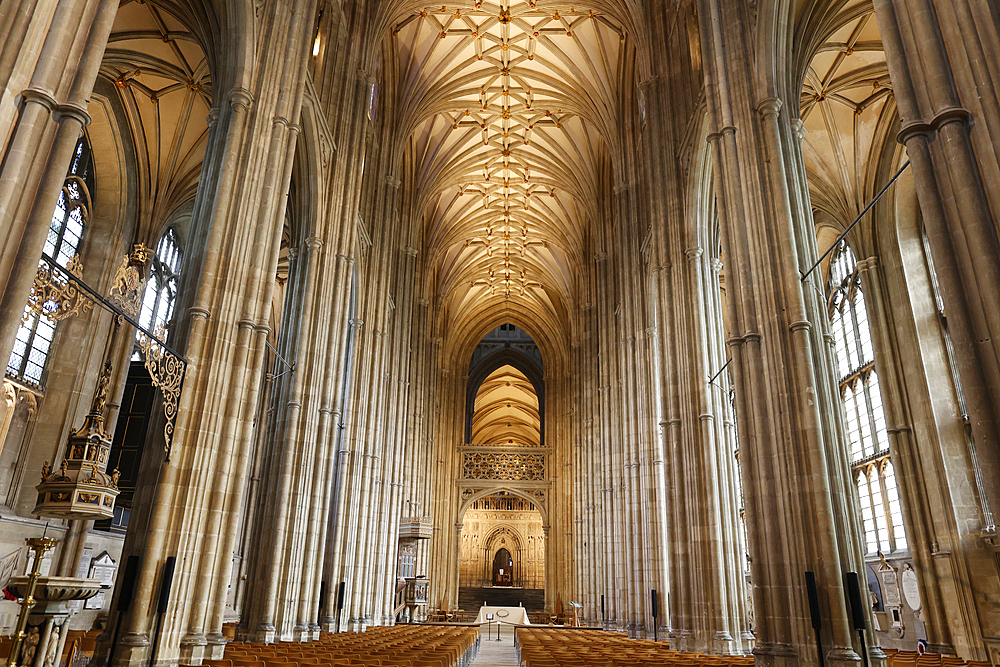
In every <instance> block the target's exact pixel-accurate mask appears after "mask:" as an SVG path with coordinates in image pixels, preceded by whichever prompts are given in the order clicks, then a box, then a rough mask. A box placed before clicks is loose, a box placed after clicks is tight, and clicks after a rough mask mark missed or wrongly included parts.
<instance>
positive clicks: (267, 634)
mask: <svg viewBox="0 0 1000 667" xmlns="http://www.w3.org/2000/svg"><path fill="white" fill-rule="evenodd" d="M276 635H277V632H276V631H275V628H274V626H273V625H271V624H270V623H261V624H260V625H258V626H257V629H256V630H254V631H253V632H250V633H249V639H250V641H252V642H264V643H266V644H273V643H274V640H275V636H276Z"/></svg>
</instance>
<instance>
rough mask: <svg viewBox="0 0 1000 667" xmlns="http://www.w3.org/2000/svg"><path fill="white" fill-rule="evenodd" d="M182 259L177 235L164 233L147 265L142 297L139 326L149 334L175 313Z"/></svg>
mask: <svg viewBox="0 0 1000 667" xmlns="http://www.w3.org/2000/svg"><path fill="white" fill-rule="evenodd" d="M181 257H182V255H181V247H180V242H179V241H178V238H177V231H176V230H175V229H174V228H173V227H171V228H169V229H168V230H167V231H166V232H164V233H163V236H161V237H160V242H159V243H158V244H157V245H156V256H155V257H153V260H152V262H151V263H150V269H149V280H147V281H146V292H145V294H143V295H142V309H141V310H140V311H139V324H141V325H142V326H144V327H146V328H147V329H149V330H150V331H155V330H156V328H157V327H160V326H162V327H166V325H167V322H169V321H170V317H171V316H172V315H173V313H174V302H175V301H176V299H177V279H178V276H179V275H180V270H181ZM136 335H137V336H138V335H139V334H138V333H137V334H136ZM133 358H136V357H133Z"/></svg>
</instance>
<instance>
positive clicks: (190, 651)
mask: <svg viewBox="0 0 1000 667" xmlns="http://www.w3.org/2000/svg"><path fill="white" fill-rule="evenodd" d="M207 648H208V639H207V638H206V637H205V633H204V632H192V633H189V634H186V635H184V637H183V638H182V639H181V647H180V655H179V661H180V662H182V663H184V664H186V665H193V664H197V663H201V662H202V661H203V660H205V659H206V658H207V659H209V660H211V659H212V657H211V655H206V649H207Z"/></svg>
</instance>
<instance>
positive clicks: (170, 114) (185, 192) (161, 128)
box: [101, 0, 212, 243]
mask: <svg viewBox="0 0 1000 667" xmlns="http://www.w3.org/2000/svg"><path fill="white" fill-rule="evenodd" d="M101 73H102V74H103V75H104V76H105V77H107V78H108V79H110V80H111V81H112V82H113V83H114V85H115V86H116V87H117V88H118V91H119V94H120V99H121V102H122V105H123V106H124V108H125V114H126V116H127V118H128V124H129V127H130V129H131V133H132V144H133V145H134V148H135V157H136V161H137V163H138V164H137V167H138V169H137V170H136V173H137V175H138V177H139V183H138V186H139V193H138V194H139V196H138V199H137V204H138V220H139V225H140V229H141V231H140V234H141V235H149V234H156V233H158V232H159V231H160V230H159V227H160V226H161V225H162V224H163V223H164V222H165V220H166V219H167V218H168V217H169V216H170V215H171V214H172V213H173V212H174V211H176V209H177V208H178V206H180V205H182V204H183V203H185V202H186V201H190V200H191V199H193V198H194V194H195V191H196V189H197V186H198V178H199V176H200V175H201V163H202V161H203V160H204V157H205V147H206V142H207V137H208V123H207V118H208V115H209V110H210V109H211V107H212V101H211V97H212V90H211V79H210V75H209V68H208V61H207V59H206V57H205V53H204V51H203V50H202V48H201V46H200V44H199V42H198V39H197V37H196V36H195V35H194V34H193V33H192V32H191V30H190V28H189V26H187V25H185V24H184V23H183V22H182V21H181V20H180V19H178V18H177V17H176V16H174V15H172V14H171V13H169V12H168V11H167V9H166V8H165V7H164V6H160V5H157V4H155V3H152V2H138V1H133V0H125V1H124V2H122V4H121V7H120V8H119V10H118V14H117V16H116V17H115V23H114V27H113V29H112V33H111V38H110V39H109V41H108V48H107V50H106V51H105V54H104V60H103V62H102V63H101ZM150 238H152V237H150ZM153 242H154V243H155V240H154V241H153Z"/></svg>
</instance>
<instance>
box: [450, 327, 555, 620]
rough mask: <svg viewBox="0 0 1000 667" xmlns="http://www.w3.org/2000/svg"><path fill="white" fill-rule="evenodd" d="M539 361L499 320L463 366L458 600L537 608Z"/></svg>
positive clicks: (524, 339) (527, 342)
mask: <svg viewBox="0 0 1000 667" xmlns="http://www.w3.org/2000/svg"><path fill="white" fill-rule="evenodd" d="M543 378H544V367H543V364H542V358H541V354H540V352H539V351H538V347H537V346H536V345H535V343H534V341H533V340H532V339H531V336H530V335H528V334H527V332H525V331H523V330H522V329H519V328H518V327H516V326H514V325H511V324H504V325H502V326H500V327H497V328H496V329H494V330H493V331H491V332H490V333H488V334H487V335H486V336H485V337H484V338H483V339H482V341H481V342H480V343H479V345H478V346H477V347H476V350H475V351H474V353H473V355H472V359H471V361H470V364H469V377H468V384H467V388H466V414H465V417H466V422H465V426H466V434H465V443H464V444H463V445H460V447H459V454H460V456H461V468H460V470H461V477H460V479H458V480H457V482H458V484H459V486H460V489H461V497H462V500H463V505H462V507H461V508H460V510H459V514H458V517H456V518H457V521H458V522H459V523H460V524H461V526H462V530H461V534H460V535H461V538H460V544H459V553H458V554H457V555H458V558H459V568H458V569H459V582H458V584H459V606H460V608H462V609H467V608H472V609H474V608H476V607H477V606H479V605H481V604H483V602H484V601H488V602H489V603H490V604H496V605H497V606H517V605H518V604H519V603H520V604H523V605H524V606H525V607H526V608H529V609H532V608H533V609H538V610H541V609H542V608H543V607H544V601H545V587H546V576H545V575H546V555H547V554H546V548H547V535H546V529H547V521H546V520H545V500H546V497H547V494H548V455H549V450H548V449H547V448H546V447H545V440H544V437H545V436H544V434H545V430H544V421H545V408H544V392H545V383H544V379H543Z"/></svg>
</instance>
